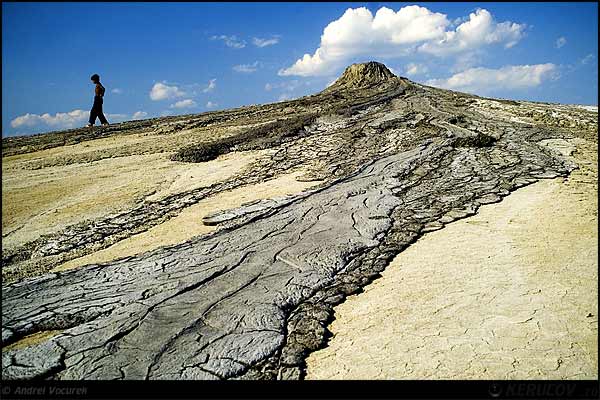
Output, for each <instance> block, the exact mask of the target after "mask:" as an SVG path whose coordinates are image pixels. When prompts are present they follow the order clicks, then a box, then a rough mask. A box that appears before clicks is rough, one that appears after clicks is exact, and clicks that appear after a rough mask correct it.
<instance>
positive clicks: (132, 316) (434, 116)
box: [2, 64, 597, 379]
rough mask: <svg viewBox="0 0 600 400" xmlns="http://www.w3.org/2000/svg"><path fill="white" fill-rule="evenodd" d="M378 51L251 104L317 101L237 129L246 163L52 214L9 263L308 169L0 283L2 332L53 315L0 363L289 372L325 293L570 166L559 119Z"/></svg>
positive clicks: (115, 370)
mask: <svg viewBox="0 0 600 400" xmlns="http://www.w3.org/2000/svg"><path fill="white" fill-rule="evenodd" d="M379 65H381V64H378V65H377V66H374V65H371V64H363V65H359V66H358V67H356V66H352V67H349V70H348V71H347V72H346V73H345V75H344V76H342V78H340V80H338V82H337V83H336V84H334V85H333V86H331V87H330V88H328V89H327V90H325V91H324V92H322V93H320V94H318V95H315V96H309V97H307V98H303V99H299V100H295V101H292V102H286V103H281V104H280V105H268V106H262V107H263V108H262V109H261V108H260V107H259V108H257V110H258V111H255V113H256V115H258V114H260V112H259V111H260V110H266V111H264V113H267V114H268V113H269V112H271V113H275V111H273V110H276V109H277V107H279V108H284V107H286V108H287V109H290V110H291V111H287V112H300V111H302V112H308V111H311V112H314V113H315V115H314V116H311V117H310V119H309V120H310V124H309V125H307V126H305V127H304V128H302V127H301V126H302V124H303V123H304V122H303V123H302V124H299V125H298V124H295V125H294V126H295V128H294V132H293V135H291V136H287V137H286V135H285V132H284V131H285V129H284V130H283V131H281V129H279V127H275V128H269V129H272V130H270V131H268V132H267V135H270V134H272V133H273V132H275V134H272V135H271V136H272V138H271V139H272V140H268V141H266V142H265V141H261V140H262V139H260V140H258V141H257V139H256V138H253V137H250V136H246V137H245V138H244V139H245V141H244V143H251V144H252V143H255V145H256V146H258V147H259V148H272V149H274V150H275V151H274V152H273V155H272V156H271V158H270V159H268V160H263V161H261V163H262V164H258V165H256V166H255V168H254V170H253V171H252V175H250V174H248V175H245V176H238V177H237V178H236V179H237V181H236V180H232V181H230V182H225V183H223V184H222V185H221V186H222V187H221V186H218V185H217V186H215V187H213V188H210V189H201V190H196V191H190V192H189V193H186V194H184V195H179V196H178V197H177V198H171V199H167V200H163V201H161V202H157V203H152V204H150V205H144V206H140V207H139V208H136V209H134V210H131V211H130V212H128V213H123V214H120V215H118V216H115V217H112V218H113V219H112V220H111V219H109V220H104V221H97V222H96V223H95V224H90V225H89V226H86V227H84V228H85V229H84V228H81V227H80V228H78V229H72V230H66V231H64V232H62V233H60V234H57V235H55V236H53V237H50V238H45V239H44V241H42V242H39V243H35V244H33V245H30V246H29V247H28V248H24V249H22V251H21V253H19V252H18V251H17V252H16V253H15V254H16V255H17V256H14V257H13V258H12V259H6V260H5V263H3V264H5V265H7V266H11V268H13V269H14V270H19V268H26V267H27V266H28V265H32V264H35V263H38V262H40V263H44V262H45V261H43V260H46V259H48V260H50V261H47V262H46V264H47V265H48V269H49V268H51V267H52V266H53V265H56V262H55V261H52V260H54V259H53V258H52V257H57V255H60V254H63V255H64V254H69V252H71V251H74V250H73V249H77V248H85V247H86V246H92V247H93V246H95V247H94V248H98V247H100V248H102V247H103V246H104V247H106V245H104V244H102V243H103V241H106V240H108V239H107V238H110V237H111V235H112V236H115V237H116V236H118V237H123V236H124V237H127V236H129V235H131V232H136V231H137V230H139V229H138V228H139V227H144V226H150V225H152V224H154V223H158V222H153V221H160V218H162V217H163V216H164V215H165V214H168V213H169V212H176V211H177V210H179V209H181V208H183V207H184V206H185V205H189V204H193V203H194V202H197V201H198V200H199V199H201V198H203V197H204V196H206V195H207V194H208V193H209V192H210V191H211V190H212V191H213V192H214V191H219V190H224V189H223V187H225V188H228V187H232V186H236V185H242V184H244V183H247V182H250V181H256V180H261V179H265V178H267V177H269V176H273V175H277V174H278V173H283V172H285V171H288V170H289V169H291V168H293V167H295V166H297V165H301V164H302V165H307V166H308V167H309V168H310V169H311V171H312V174H313V175H314V177H313V178H314V179H322V180H323V183H322V185H320V186H319V187H318V188H317V189H313V190H309V191H307V192H304V193H302V194H300V195H298V196H293V197H290V198H287V199H285V200H283V201H271V202H263V203H261V204H262V205H261V206H260V207H257V206H256V205H254V206H246V207H241V208H239V209H236V210H230V211H228V212H226V213H223V214H222V215H221V217H222V218H219V215H216V216H211V218H210V221H207V222H210V223H214V224H220V225H222V227H221V228H220V229H219V230H217V231H216V232H215V233H212V234H209V235H205V236H200V237H196V238H194V239H192V240H189V241H187V242H186V243H183V244H180V245H175V246H170V247H162V248H159V249H157V250H154V251H151V252H148V253H144V254H140V255H137V256H133V257H128V258H125V259H121V260H118V261H114V262H110V263H107V264H101V265H88V266H85V267H82V268H78V269H74V270H71V271H65V272H59V273H50V274H48V273H46V274H37V276H36V275H25V278H26V279H16V280H15V281H14V282H12V283H8V284H3V287H2V309H3V312H2V345H3V347H4V346H7V345H10V344H13V343H16V342H17V341H19V340H20V339H22V338H24V337H25V336H27V335H32V334H36V333H40V332H45V331H54V330H59V331H60V333H59V334H58V335H55V336H53V337H51V338H50V339H48V340H46V341H43V342H41V343H37V344H33V345H30V346H25V347H14V348H11V349H9V350H6V351H3V352H2V365H3V367H2V376H3V379H31V378H49V379H301V378H302V377H303V374H304V367H305V365H304V360H305V358H306V356H307V355H308V353H309V352H311V351H314V350H316V349H317V348H319V347H321V346H323V345H324V343H325V340H326V338H327V329H326V327H327V324H328V323H329V322H330V321H331V318H332V314H333V311H332V310H333V306H334V305H336V304H338V303H340V302H342V301H343V300H344V298H345V296H347V295H349V294H352V293H357V292H359V291H360V290H361V288H362V287H364V286H365V285H367V284H368V283H369V282H370V281H372V280H373V279H375V278H376V277H377V276H378V274H379V273H380V272H381V271H383V269H385V267H386V265H388V263H389V262H390V260H391V259H392V258H393V257H394V256H395V255H397V254H398V253H399V252H400V251H402V250H403V249H404V248H406V247H407V246H408V245H410V243H411V242H413V241H414V240H416V239H417V238H418V237H419V236H420V235H421V234H423V233H425V232H428V231H432V230H436V229H440V228H442V227H443V226H444V224H447V223H449V222H452V221H453V220H456V219H459V218H463V217H466V216H469V215H473V214H474V213H475V212H476V211H477V209H478V207H479V206H480V205H482V204H487V203H493V202H497V201H500V200H501V199H502V197H504V196H507V195H508V194H509V193H510V192H511V191H513V190H515V189H517V188H519V187H522V186H524V185H527V184H530V183H533V182H535V181H537V180H538V179H542V178H554V177H557V176H567V175H568V174H569V172H570V171H571V170H573V169H574V168H576V165H574V164H573V163H572V162H570V161H567V160H566V159H564V158H563V157H561V155H560V154H559V153H557V152H554V151H552V150H550V149H548V148H547V147H545V146H543V145H541V144H539V143H538V142H539V141H540V140H542V139H548V138H567V139H568V138H571V137H573V133H572V132H571V131H569V130H567V129H564V128H561V127H558V126H548V125H541V124H529V123H523V122H514V121H510V120H508V119H507V118H504V117H500V116H498V117H497V118H494V117H493V116H491V115H490V113H483V112H481V109H482V108H485V107H486V105H485V104H487V103H485V102H489V103H497V104H499V105H500V104H502V103H500V102H494V101H489V100H485V101H484V100H483V99H481V98H477V97H475V96H470V95H465V94H461V93H455V92H449V91H444V90H439V89H433V88H429V87H425V86H421V85H417V84H414V83H412V82H410V81H408V80H405V79H403V78H397V77H394V76H393V75H391V73H389V71H388V70H387V69H385V70H382V69H380V68H381V67H383V68H385V67H384V66H381V67H379ZM373 68H375V69H373ZM386 71H387V72H386ZM388 73H389V74H388ZM479 102H481V103H479ZM323 104H326V105H327V106H324V105H323ZM481 104H483V105H481ZM476 106H477V107H476ZM294 107H296V109H294ZM511 107H513V106H512V105H511ZM514 107H516V108H519V107H521V106H519V105H517V106H514ZM522 108H526V105H522ZM307 110H308V111H307ZM526 111H527V110H525V111H524V112H526ZM236 112H237V113H240V111H236ZM236 112H233V111H232V112H230V114H231V115H230V118H234V115H236V114H235V113H236ZM224 115H225V116H227V115H228V114H227V113H224ZM222 118H225V117H222ZM225 119H227V118H225ZM303 121H305V120H303ZM188 123H192V122H188ZM196 123H197V122H196ZM273 126H274V125H273ZM298 126H300V129H299V132H298V129H297V128H298ZM596 129H597V128H596ZM282 132H283V133H282ZM277 135H279V136H277ZM36 140H37V139H36ZM240 143H241V142H235V141H234V142H231V143H219V146H221V147H219V149H221V148H222V147H223V148H224V147H226V148H227V149H226V151H236V148H238V147H239V146H241V145H242V144H240ZM236 146H237V147H236ZM188 150H189V149H188ZM192 150H193V149H192ZM219 151H221V150H219ZM182 154H188V155H189V154H192V156H193V154H196V153H194V151H187V152H185V153H182ZM206 154H209V152H202V154H201V156H202V157H204V156H206ZM119 235H121V236H119ZM108 242H110V241H108ZM108 242H107V243H108ZM98 243H100V244H98ZM36 246H37V247H36ZM44 252H46V253H44ZM36 257H37V258H36ZM44 257H47V258H44ZM64 259H65V257H63V258H61V260H64ZM66 259H68V257H67V258H66ZM46 264H45V265H46ZM3 268H4V265H3Z"/></svg>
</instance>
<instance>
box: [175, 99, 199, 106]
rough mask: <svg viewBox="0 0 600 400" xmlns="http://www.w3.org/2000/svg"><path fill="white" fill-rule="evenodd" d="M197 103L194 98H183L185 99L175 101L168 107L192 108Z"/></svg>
mask: <svg viewBox="0 0 600 400" xmlns="http://www.w3.org/2000/svg"><path fill="white" fill-rule="evenodd" d="M196 106H197V104H196V102H195V101H194V100H192V99H185V100H180V101H178V102H176V103H175V104H171V105H170V106H169V108H192V107H196Z"/></svg>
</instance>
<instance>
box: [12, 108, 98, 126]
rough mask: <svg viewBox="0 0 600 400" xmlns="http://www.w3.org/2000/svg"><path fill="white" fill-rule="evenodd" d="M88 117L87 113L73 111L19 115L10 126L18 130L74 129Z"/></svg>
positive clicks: (88, 113)
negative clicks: (42, 126) (34, 128)
mask: <svg viewBox="0 0 600 400" xmlns="http://www.w3.org/2000/svg"><path fill="white" fill-rule="evenodd" d="M89 116H90V112H89V111H84V110H73V111H69V112H64V113H61V112H59V113H56V114H54V115H51V114H49V113H45V114H41V115H40V114H30V113H27V114H25V115H21V116H18V117H16V118H15V119H13V120H12V121H10V126H12V127H13V128H19V127H23V126H28V127H33V126H40V125H46V126H50V127H55V128H74V127H75V126H79V125H81V124H82V123H83V122H85V121H86V120H87V119H88V118H89Z"/></svg>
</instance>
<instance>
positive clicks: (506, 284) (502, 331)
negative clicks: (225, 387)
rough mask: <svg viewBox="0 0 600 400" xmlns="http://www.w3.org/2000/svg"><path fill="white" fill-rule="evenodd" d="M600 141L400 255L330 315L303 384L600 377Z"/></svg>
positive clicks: (311, 356)
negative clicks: (547, 176) (552, 173)
mask: <svg viewBox="0 0 600 400" xmlns="http://www.w3.org/2000/svg"><path fill="white" fill-rule="evenodd" d="M596 146H597V144H596V143H591V142H587V143H586V144H585V145H584V144H583V143H582V142H579V146H578V152H577V153H575V155H576V159H577V162H578V163H579V165H580V166H581V167H582V169H580V170H576V171H575V172H573V173H572V175H571V176H570V177H569V178H568V179H566V180H564V179H563V178H559V179H554V180H542V181H540V182H538V183H535V184H533V185H531V186H528V187H525V188H522V189H519V190H518V191H516V192H514V193H513V194H511V195H510V196H508V197H507V198H505V199H504V200H503V201H502V202H501V203H498V204H493V205H488V206H483V207H481V208H480V210H479V213H478V214H477V215H475V216H473V217H471V218H468V219H464V220H460V221H457V222H454V223H452V224H450V225H448V226H447V227H445V228H444V229H442V230H440V231H436V232H432V233H428V234H426V235H425V236H424V237H422V238H421V239H419V240H418V241H417V242H416V243H415V244H413V245H412V246H410V247H409V248H408V249H407V250H405V251H404V252H402V253H401V254H399V255H398V256H397V257H396V258H395V259H394V260H393V262H392V263H391V264H390V265H389V266H388V268H387V269H386V270H385V271H384V272H383V273H382V277H381V278H380V279H378V280H376V281H375V282H373V283H372V284H371V285H369V286H367V287H366V289H365V291H364V293H362V294H358V295H355V296H350V297H349V298H348V299H347V300H346V302H344V303H343V304H341V305H339V306H338V307H336V308H335V317H336V319H335V321H334V322H333V323H332V324H331V326H330V329H331V331H332V333H333V334H334V336H333V337H332V338H331V340H330V341H329V344H328V346H327V347H326V348H324V349H322V350H319V351H317V352H315V353H312V354H311V355H310V356H309V358H308V360H307V366H308V368H307V370H308V372H307V379H598V316H597V315H596V314H597V310H598V281H597V278H598V251H597V246H598V231H597V209H598V203H597V194H598V188H597V150H596Z"/></svg>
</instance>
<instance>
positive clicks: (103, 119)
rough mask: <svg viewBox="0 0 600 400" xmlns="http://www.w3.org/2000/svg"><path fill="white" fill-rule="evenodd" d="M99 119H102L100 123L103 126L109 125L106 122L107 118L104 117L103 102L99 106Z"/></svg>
mask: <svg viewBox="0 0 600 400" xmlns="http://www.w3.org/2000/svg"><path fill="white" fill-rule="evenodd" d="M98 118H99V119H100V123H101V124H102V125H104V124H108V121H107V120H106V117H105V116H104V113H103V112H102V100H101V101H100V102H99V104H98Z"/></svg>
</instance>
